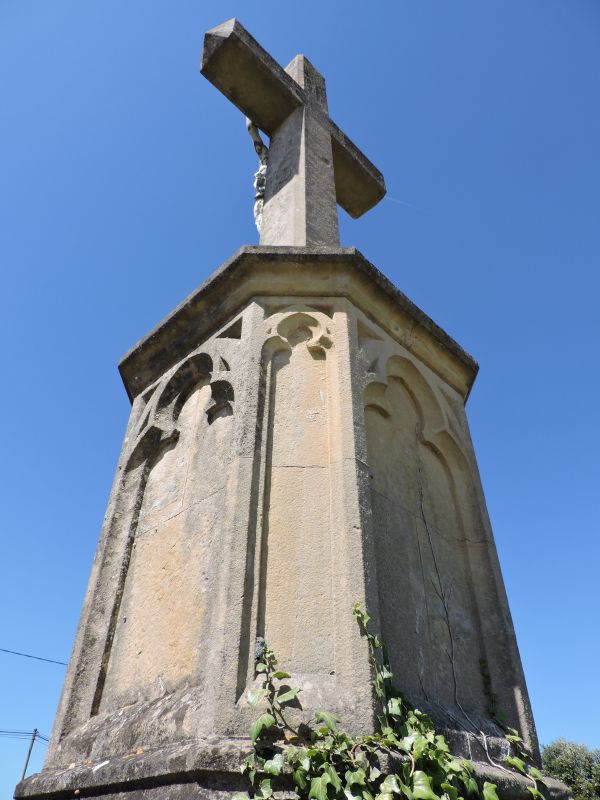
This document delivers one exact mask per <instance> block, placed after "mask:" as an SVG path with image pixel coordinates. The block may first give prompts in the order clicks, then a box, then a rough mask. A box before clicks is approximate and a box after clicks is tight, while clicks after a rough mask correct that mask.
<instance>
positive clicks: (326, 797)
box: [233, 604, 541, 800]
mask: <svg viewBox="0 0 600 800" xmlns="http://www.w3.org/2000/svg"><path fill="white" fill-rule="evenodd" d="M353 613H354V616H355V618H356V620H357V622H358V624H359V625H360V628H361V632H362V634H363V635H364V636H365V637H366V638H367V641H368V645H369V658H370V663H371V667H372V675H373V691H374V693H375V696H376V698H377V701H378V704H379V706H380V708H381V714H380V715H379V716H378V726H377V730H376V732H375V733H373V734H370V735H366V736H351V735H349V734H348V733H346V732H344V731H343V730H341V729H340V726H339V720H338V719H337V718H336V717H335V716H334V715H333V714H331V713H329V712H327V711H316V712H315V713H314V720H313V721H312V722H311V723H310V724H305V725H302V726H299V727H294V726H293V725H292V724H291V723H290V721H289V720H288V717H287V714H288V712H289V708H290V706H292V705H296V706H297V705H298V696H299V694H300V692H301V690H300V689H298V688H292V687H290V686H289V684H288V683H287V681H288V680H289V678H290V677H291V676H290V675H289V674H288V673H287V672H285V671H284V670H281V669H279V667H278V662H277V658H276V656H275V654H274V652H273V651H272V650H271V649H270V648H269V647H268V646H266V645H265V644H263V645H262V646H261V648H260V650H259V652H258V653H257V663H256V673H257V675H258V676H259V677H261V681H260V685H259V686H258V687H256V688H252V689H250V690H249V691H248V693H247V698H246V699H247V701H248V703H249V705H251V706H253V707H256V708H257V710H259V711H260V713H259V715H258V717H257V718H256V720H255V722H254V723H253V725H252V727H251V729H250V738H251V740H252V744H253V746H254V749H253V752H252V753H251V754H250V755H248V756H247V757H246V758H245V759H244V762H243V764H242V767H241V770H242V773H243V774H244V775H245V776H246V778H247V781H248V792H240V793H238V794H237V795H235V797H234V799H233V800H248V798H250V797H252V798H258V800H269V798H271V797H273V793H274V790H275V788H276V787H277V786H278V785H279V786H280V787H281V788H283V787H284V786H285V787H286V788H287V785H289V784H288V783H287V781H286V783H285V784H284V783H283V782H279V781H278V778H279V776H282V775H284V774H285V775H287V776H288V781H289V776H291V781H292V783H293V789H294V792H295V794H296V796H297V797H298V798H299V800H337V798H340V800H401V799H402V798H406V800H467V798H482V800H498V795H497V793H496V788H497V787H496V785H495V784H493V783H489V782H485V783H484V784H483V789H482V790H481V791H480V788H479V785H478V784H477V782H476V780H475V777H474V768H473V765H472V764H471V763H470V762H469V761H467V760H465V759H462V758H457V757H456V756H454V755H452V754H451V753H450V750H449V747H448V744H447V743H446V740H445V739H444V737H443V736H441V735H439V734H437V733H436V731H435V729H434V726H433V723H432V721H431V720H430V719H429V717H428V716H427V715H426V714H424V713H422V712H421V711H419V710H418V709H416V708H414V707H413V706H411V705H410V704H409V703H408V702H407V701H406V700H404V699H403V698H402V696H401V695H400V693H399V692H398V691H397V689H395V688H394V686H393V684H392V678H393V675H392V671H391V669H390V665H389V662H388V659H387V657H386V654H385V649H384V648H383V646H382V642H381V640H380V638H379V636H377V635H375V634H373V633H371V632H370V630H369V616H368V615H367V614H366V613H365V612H364V611H363V610H362V609H361V608H360V606H359V605H358V604H356V605H355V606H354V608H353ZM507 738H508V739H509V741H511V743H512V744H513V745H514V746H515V747H516V748H517V751H516V752H517V754H516V755H515V756H511V757H510V759H509V760H510V764H511V766H512V767H514V768H515V769H517V770H518V771H519V772H522V773H523V774H525V775H528V776H529V777H530V779H531V780H532V781H533V786H532V787H531V788H530V791H531V793H532V794H533V795H534V797H537V795H539V794H540V792H539V790H538V786H537V781H539V780H541V775H540V774H539V772H538V771H537V770H535V767H532V766H531V764H530V760H529V757H528V756H527V757H526V756H525V753H524V750H523V749H522V739H521V738H520V736H519V735H518V733H517V732H516V731H512V730H511V732H509V735H508V736H507ZM274 784H275V788H274ZM540 796H541V795H540Z"/></svg>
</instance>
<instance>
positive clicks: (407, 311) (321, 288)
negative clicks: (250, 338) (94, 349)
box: [119, 246, 478, 400]
mask: <svg viewBox="0 0 600 800" xmlns="http://www.w3.org/2000/svg"><path fill="white" fill-rule="evenodd" d="M288 294H289V295H290V296H294V295H301V296H304V297H308V298H310V299H311V302H316V303H317V304H318V303H319V298H320V297H322V296H328V297H332V296H333V297H352V301H353V303H354V304H355V305H356V306H357V307H358V308H360V309H361V310H362V311H363V312H364V313H365V314H366V315H367V317H374V318H375V319H377V320H378V323H379V324H380V325H381V326H382V327H383V328H384V329H385V330H386V331H387V332H388V333H389V335H390V336H392V337H393V338H396V339H397V340H399V341H400V342H401V343H402V345H403V346H404V347H406V348H408V349H409V350H410V352H412V353H413V354H414V355H415V356H416V357H417V358H419V359H420V360H422V361H423V362H424V363H425V364H427V365H428V366H429V367H430V368H431V369H434V370H435V371H439V372H440V375H441V377H442V378H443V379H444V380H445V381H447V382H448V383H449V384H450V385H451V386H452V388H454V389H455V390H456V391H458V392H459V394H460V395H461V397H463V398H464V399H465V400H466V399H467V397H468V395H469V392H470V390H471V387H472V385H473V382H474V380H475V376H476V375H477V371H478V366H477V362H476V361H475V360H474V359H473V358H472V357H471V356H470V355H468V354H467V353H465V351H464V350H463V349H462V347H461V346H460V345H459V344H457V342H455V341H454V340H453V339H452V338H451V337H450V336H448V334H447V333H446V332H445V331H443V330H442V329H441V328H440V327H439V326H438V325H436V324H435V322H433V320H432V319H431V318H430V317H428V316H427V315H426V314H425V313H424V312H423V311H421V309H420V308H418V307H417V306H416V305H415V304H414V303H413V302H411V300H409V298H408V297H407V296H406V295H405V294H403V292H401V291H400V290H399V289H398V288H397V287H396V286H394V284H393V283H392V282H391V281H390V280H388V278H386V277H385V275H384V274H383V273H382V272H380V271H379V270H378V269H377V268H376V267H375V266H374V265H373V264H371V263H370V262H369V261H367V259H366V258H365V257H364V256H363V255H362V253H360V252H359V251H358V250H357V249H356V248H354V247H339V248H337V247H336V248H325V247H321V248H308V247H254V246H244V247H241V248H240V249H239V250H238V251H237V252H236V253H235V254H234V255H233V256H232V257H231V258H230V259H229V260H228V261H226V262H225V263H224V264H223V265H222V266H221V267H220V268H219V269H218V270H217V271H216V272H214V273H213V274H212V275H211V276H210V277H209V278H208V279H207V280H206V281H205V283H203V284H202V285H201V286H200V287H199V288H198V289H197V290H196V291H194V292H192V294H190V295H189V297H187V298H186V299H185V300H184V301H183V302H182V303H181V304H180V305H179V306H178V307H177V308H176V309H175V310H174V311H173V312H172V313H171V314H169V315H168V316H167V317H166V318H165V319H164V320H163V321H162V322H161V323H160V324H159V325H158V326H157V327H156V328H154V330H152V331H151V332H150V333H149V334H148V335H147V336H145V337H144V338H143V339H141V340H140V341H139V342H138V343H137V344H136V345H134V347H132V348H131V350H130V351H129V352H128V353H127V354H126V355H125V356H124V357H123V359H122V361H121V363H120V364H119V370H120V372H121V376H122V378H123V382H124V383H125V388H126V389H127V393H128V395H129V397H130V399H132V400H133V398H135V397H136V396H137V395H138V394H139V393H140V392H143V391H144V390H145V389H146V388H147V387H148V386H150V384H151V383H152V382H154V381H156V380H157V379H158V377H159V376H160V375H161V374H163V372H164V371H165V370H166V369H167V368H168V367H170V366H173V364H174V363H176V361H177V360H179V359H181V358H182V357H183V356H184V355H185V354H186V353H187V352H190V351H191V350H192V349H193V348H194V347H197V346H198V345H199V344H200V343H201V342H202V341H203V340H204V339H205V338H208V337H209V336H210V335H211V334H212V333H213V332H214V331H216V330H217V329H218V328H219V327H220V326H222V325H223V324H224V321H225V320H227V319H230V320H232V321H233V320H234V319H235V318H236V313H237V312H239V310H240V309H241V308H243V307H244V305H245V304H246V303H248V301H249V300H250V299H251V298H253V297H255V296H265V297H271V296H272V297H274V298H277V297H280V296H286V295H288ZM378 315H380V316H378ZM232 324H233V322H232Z"/></svg>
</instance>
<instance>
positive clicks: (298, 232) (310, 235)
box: [200, 19, 385, 246]
mask: <svg viewBox="0 0 600 800" xmlns="http://www.w3.org/2000/svg"><path fill="white" fill-rule="evenodd" d="M200 70H201V72H202V74H203V75H204V76H205V77H206V78H208V80H210V81H211V83H213V84H214V85H215V86H216V87H217V88H218V89H219V90H220V91H221V92H223V94H224V95H225V96H226V97H228V98H229V99H230V100H231V102H232V103H234V104H235V105H236V106H237V107H238V108H239V109H240V110H241V111H243V113H244V114H245V115H246V116H247V117H249V118H250V119H251V120H252V121H253V122H254V123H255V124H256V125H257V126H258V127H259V128H260V129H261V130H263V131H264V132H265V133H266V134H267V135H268V136H270V138H271V145H270V152H269V159H268V169H267V190H266V191H267V194H266V197H265V207H264V211H263V228H262V230H261V244H263V245H290V246H318V245H328V246H336V245H337V244H338V242H339V234H338V224H337V210H336V206H335V202H336V200H337V202H338V203H339V204H340V205H341V206H342V208H343V209H344V210H345V211H347V212H348V214H350V216H352V217H355V218H356V217H360V216H361V215H362V214H364V213H365V212H366V211H368V210H369V209H370V208H372V207H373V206H374V205H376V204H377V203H378V202H379V201H380V200H381V198H382V197H383V196H384V195H385V182H384V180H383V175H382V174H381V173H380V172H379V170H378V169H377V168H376V167H375V166H373V164H372V163H371V162H370V161H369V160H368V159H367V158H366V156H365V155H364V154H363V153H361V151H360V150H359V149H358V148H357V147H356V145H354V144H353V143H352V142H351V141H350V139H348V137H347V136H346V135H345V134H344V133H342V131H341V130H340V129H339V128H338V127H337V125H335V124H334V123H333V122H332V121H331V119H330V118H329V115H328V112H327V101H326V94H325V81H324V79H323V76H322V75H320V74H319V73H318V72H317V70H316V69H315V68H314V67H313V66H312V65H311V64H310V63H309V62H308V61H307V59H305V58H304V57H303V56H297V57H296V58H295V59H294V60H293V61H292V63H291V64H290V65H289V66H288V67H287V69H286V70H283V69H282V68H281V67H280V66H279V64H277V63H276V62H275V61H274V60H273V59H272V58H271V56H270V55H269V54H268V53H267V52H266V51H265V50H264V49H263V48H262V47H261V46H260V45H259V44H258V42H257V41H256V40H255V39H254V38H253V37H252V36H251V35H250V34H249V33H248V31H247V30H246V29H245V28H244V27H243V26H242V25H241V24H240V23H239V22H238V21H237V20H235V19H231V20H229V21H228V22H225V23H223V24H222V25H219V26H217V27H216V28H213V29H212V30H211V31H209V32H208V33H207V34H206V37H205V41H204V51H203V54H202V64H201V67H200Z"/></svg>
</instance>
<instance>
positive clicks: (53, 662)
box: [0, 647, 67, 667]
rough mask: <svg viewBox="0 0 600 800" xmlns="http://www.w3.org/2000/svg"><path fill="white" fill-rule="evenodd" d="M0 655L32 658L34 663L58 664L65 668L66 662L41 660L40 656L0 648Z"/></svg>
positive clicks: (50, 659)
mask: <svg viewBox="0 0 600 800" xmlns="http://www.w3.org/2000/svg"><path fill="white" fill-rule="evenodd" d="M0 653H10V654H11V655H13V656H22V657H23V658H34V659H35V660H36V661H47V662H48V663H49V664H60V665H61V666H62V667H66V666H67V662H66V661H55V660H54V659H53V658H42V657H41V656H31V655H29V653H19V652H18V651H17V650H6V649H5V648H4V647H0Z"/></svg>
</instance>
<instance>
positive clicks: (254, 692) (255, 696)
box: [246, 689, 269, 708]
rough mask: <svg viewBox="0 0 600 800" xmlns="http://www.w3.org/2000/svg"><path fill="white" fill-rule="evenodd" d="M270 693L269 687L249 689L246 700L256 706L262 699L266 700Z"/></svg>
mask: <svg viewBox="0 0 600 800" xmlns="http://www.w3.org/2000/svg"><path fill="white" fill-rule="evenodd" d="M268 694H269V692H268V690H267V689H248V691H247V692H246V702H247V703H248V705H249V706H252V707H253V708H254V706H256V705H258V704H259V703H260V701H261V700H264V698H265V697H266V696H267V695H268Z"/></svg>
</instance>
